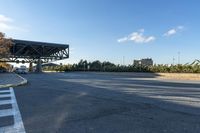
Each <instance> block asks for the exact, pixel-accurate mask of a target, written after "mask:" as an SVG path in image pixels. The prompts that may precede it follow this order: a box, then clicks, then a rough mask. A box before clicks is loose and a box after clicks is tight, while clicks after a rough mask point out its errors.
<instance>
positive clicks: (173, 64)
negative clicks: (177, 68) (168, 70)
mask: <svg viewBox="0 0 200 133" xmlns="http://www.w3.org/2000/svg"><path fill="white" fill-rule="evenodd" d="M174 62H175V58H174V57H173V66H174Z"/></svg>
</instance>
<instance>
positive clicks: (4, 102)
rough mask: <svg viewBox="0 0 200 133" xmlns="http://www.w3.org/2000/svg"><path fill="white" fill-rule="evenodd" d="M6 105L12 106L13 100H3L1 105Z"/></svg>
mask: <svg viewBox="0 0 200 133" xmlns="http://www.w3.org/2000/svg"><path fill="white" fill-rule="evenodd" d="M5 104H12V100H3V101H0V105H5Z"/></svg>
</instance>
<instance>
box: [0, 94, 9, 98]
mask: <svg viewBox="0 0 200 133" xmlns="http://www.w3.org/2000/svg"><path fill="white" fill-rule="evenodd" d="M5 97H11V95H10V94H0V98H5Z"/></svg>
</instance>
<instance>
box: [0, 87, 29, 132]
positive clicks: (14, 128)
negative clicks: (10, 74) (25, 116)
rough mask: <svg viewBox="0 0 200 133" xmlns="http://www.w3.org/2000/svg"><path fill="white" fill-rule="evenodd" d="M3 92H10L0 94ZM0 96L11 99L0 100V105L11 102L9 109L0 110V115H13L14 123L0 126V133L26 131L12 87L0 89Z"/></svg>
mask: <svg viewBox="0 0 200 133" xmlns="http://www.w3.org/2000/svg"><path fill="white" fill-rule="evenodd" d="M5 92H10V94H1V93H5ZM0 97H2V98H4V97H10V98H11V100H0V105H6V104H12V108H11V109H3V110H0V117H5V116H13V118H14V125H11V126H6V127H0V133H26V131H25V128H24V124H23V121H22V117H21V113H20V111H19V108H18V105H17V101H16V97H15V93H14V90H13V88H12V87H10V88H9V90H0Z"/></svg>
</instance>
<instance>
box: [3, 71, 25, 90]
mask: <svg viewBox="0 0 200 133" xmlns="http://www.w3.org/2000/svg"><path fill="white" fill-rule="evenodd" d="M14 74H15V75H16V76H18V77H19V78H21V79H22V80H23V81H22V82H20V83H18V84H6V85H0V88H7V87H16V86H20V85H24V84H27V83H28V81H27V79H25V78H23V77H22V76H20V75H18V74H16V73H14Z"/></svg>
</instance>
